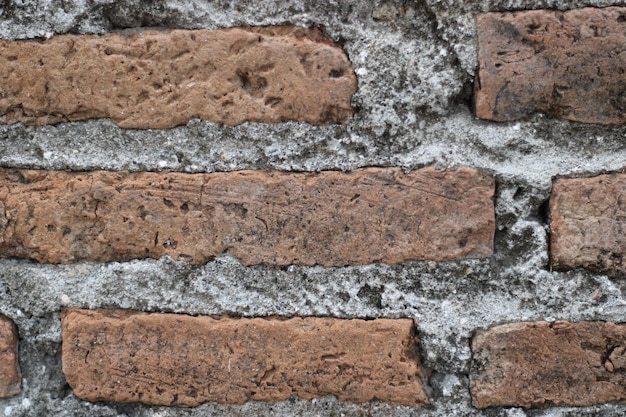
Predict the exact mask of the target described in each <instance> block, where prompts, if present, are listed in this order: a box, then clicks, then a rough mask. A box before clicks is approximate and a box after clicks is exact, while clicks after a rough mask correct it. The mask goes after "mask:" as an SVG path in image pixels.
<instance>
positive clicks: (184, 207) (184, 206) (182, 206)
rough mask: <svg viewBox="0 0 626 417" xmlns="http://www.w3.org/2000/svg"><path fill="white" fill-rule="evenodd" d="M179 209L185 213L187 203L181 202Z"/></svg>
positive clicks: (187, 209) (187, 208) (187, 206)
mask: <svg viewBox="0 0 626 417" xmlns="http://www.w3.org/2000/svg"><path fill="white" fill-rule="evenodd" d="M180 209H181V210H182V211H183V212H184V213H187V212H188V211H189V205H188V204H187V203H183V204H182V205H181V206H180Z"/></svg>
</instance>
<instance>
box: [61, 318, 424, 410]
mask: <svg viewBox="0 0 626 417" xmlns="http://www.w3.org/2000/svg"><path fill="white" fill-rule="evenodd" d="M62 320H63V371H64V372H65V375H66V377H67V381H68V383H69V384H70V386H71V387H72V388H73V390H74V393H75V394H76V395H77V396H78V397H79V398H81V399H84V400H88V401H115V402H128V401H140V402H143V403H146V404H155V405H184V406H195V405H198V404H201V403H203V402H207V401H215V402H220V403H228V404H240V403H243V402H245V401H248V400H259V401H280V400H285V399H287V398H289V397H291V396H298V397H301V398H305V399H310V398H315V397H319V396H326V395H334V396H336V397H337V398H338V399H339V400H342V401H352V402H365V401H371V400H380V401H387V402H396V403H400V404H405V405H411V406H418V405H424V404H428V398H427V396H426V394H425V392H424V389H423V386H422V378H423V376H422V373H421V370H420V365H419V361H418V358H417V356H416V354H415V353H414V349H415V343H416V342H417V339H416V338H415V334H414V325H413V321H412V320H408V319H400V320H385V319H377V320H370V321H364V320H339V319H328V318H292V319H288V320H280V319H262V318H254V319H231V318H217V319H216V318H210V317H190V316H185V315H174V314H154V313H153V314H147V313H137V312H129V311H102V310H100V311H89V310H68V311H65V312H64V314H63V315H62Z"/></svg>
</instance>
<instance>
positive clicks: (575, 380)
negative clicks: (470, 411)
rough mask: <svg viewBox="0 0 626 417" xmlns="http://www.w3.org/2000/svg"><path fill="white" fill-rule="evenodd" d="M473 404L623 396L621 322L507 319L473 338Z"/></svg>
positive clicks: (547, 403) (625, 349)
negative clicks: (528, 321) (519, 321)
mask: <svg viewBox="0 0 626 417" xmlns="http://www.w3.org/2000/svg"><path fill="white" fill-rule="evenodd" d="M472 352H473V364H472V374H471V380H472V382H471V393H472V401H473V404H474V405H475V406H476V407H478V408H485V407H490V406H514V407H525V408H543V407H552V406H588V405H593V404H602V403H608V402H613V401H623V400H624V399H626V327H624V326H622V325H615V324H612V323H604V322H583V323H569V322H555V323H547V322H535V323H511V324H505V325H502V326H496V327H493V328H491V329H489V330H479V331H478V332H477V333H476V335H475V336H474V338H473V340H472Z"/></svg>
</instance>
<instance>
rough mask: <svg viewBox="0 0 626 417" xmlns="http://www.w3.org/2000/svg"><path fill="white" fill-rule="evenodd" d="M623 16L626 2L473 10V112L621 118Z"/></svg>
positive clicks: (624, 96)
mask: <svg viewBox="0 0 626 417" xmlns="http://www.w3.org/2000/svg"><path fill="white" fill-rule="evenodd" d="M625 20H626V7H607V8H604V9H600V8H584V9H578V10H571V11H566V12H561V11H555V10H533V11H524V12H516V13H487V14H484V15H480V16H479V17H478V19H477V23H476V25H477V30H478V50H479V52H478V62H479V70H478V76H477V77H476V83H475V90H476V114H477V116H478V117H480V118H483V119H490V120H497V121H507V120H515V119H520V118H524V117H527V116H529V115H531V114H532V113H534V112H543V113H546V114H548V115H549V116H551V117H559V118H564V119H569V120H575V121H580V122H587V123H601V124H625V123H626V76H624V73H625V71H626V49H625V48H624V39H626V23H624V22H625Z"/></svg>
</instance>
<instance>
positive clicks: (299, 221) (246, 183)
mask: <svg viewBox="0 0 626 417" xmlns="http://www.w3.org/2000/svg"><path fill="white" fill-rule="evenodd" d="M493 193H494V181H493V179H492V178H491V177H488V176H486V175H484V174H481V173H479V172H478V171H475V170H472V169H459V170H455V171H438V170H435V169H422V170H418V171H414V172H412V173H409V174H403V173H402V171H401V170H399V169H384V168H370V169H363V170H358V171H355V172H353V173H349V174H347V173H341V172H322V173H319V174H316V173H310V174H304V173H295V174H294V173H279V172H261V171H240V172H232V173H213V174H180V173H120V172H102V171H100V172H94V173H68V172H58V171H54V172H51V171H26V170H2V171H0V208H2V210H0V254H2V255H3V256H13V257H24V258H31V259H35V260H37V261H39V262H50V263H70V262H75V261H78V260H91V261H116V260H117V261H125V260H129V259H134V258H145V257H154V258H158V257H161V256H164V255H170V256H171V257H172V258H174V259H180V260H186V261H189V262H192V263H196V264H198V263H204V262H206V261H207V260H209V259H211V258H213V257H215V256H216V255H219V254H223V253H230V254H232V255H234V256H236V257H238V258H240V259H241V260H242V262H243V263H244V264H246V265H250V264H260V263H266V264H274V265H289V264H305V265H311V264H321V265H327V266H333V265H336V266H340V265H346V264H365V263H371V262H375V261H382V262H386V263H397V262H402V261H407V260H412V259H431V260H445V259H457V258H463V257H478V256H488V255H490V254H491V253H492V250H493V235H494V227H495V226H494V223H495V220H494V216H495V215H494V207H493Z"/></svg>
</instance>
